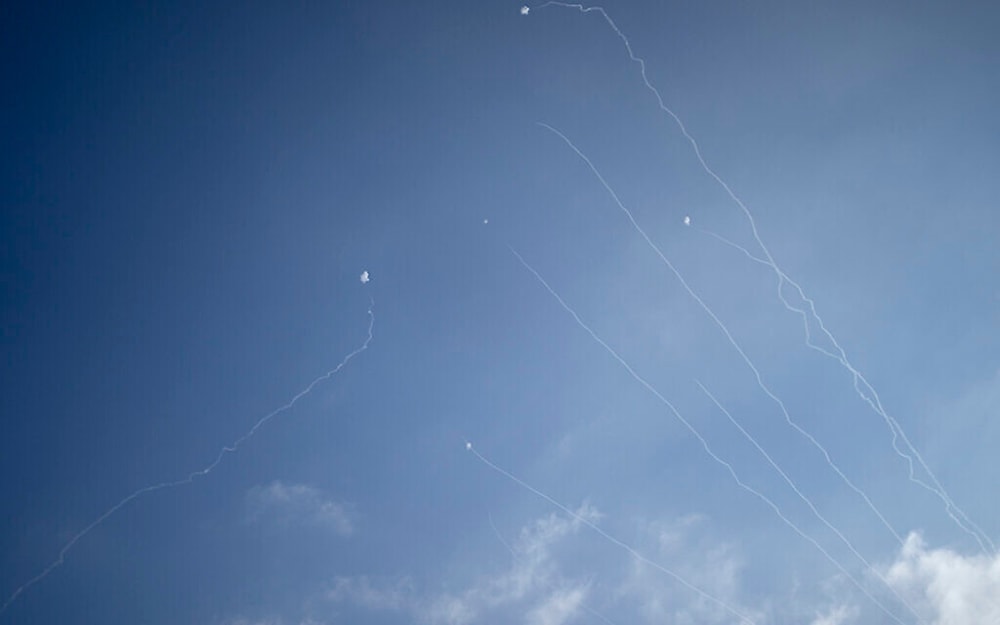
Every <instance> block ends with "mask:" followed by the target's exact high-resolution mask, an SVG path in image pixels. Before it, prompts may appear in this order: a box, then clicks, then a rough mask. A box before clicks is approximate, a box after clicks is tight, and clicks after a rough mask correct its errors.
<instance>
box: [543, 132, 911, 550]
mask: <svg viewBox="0 0 1000 625" xmlns="http://www.w3.org/2000/svg"><path fill="white" fill-rule="evenodd" d="M538 125H540V126H542V127H543V128H546V129H547V130H549V131H550V132H552V133H554V134H555V135H557V136H558V137H560V138H561V139H562V140H563V141H564V142H565V143H566V145H568V146H569V147H570V148H571V149H572V150H573V151H574V152H576V154H577V156H579V157H580V158H581V159H583V161H584V162H585V163H586V164H587V166H588V167H589V168H590V171H591V172H593V173H594V175H595V176H596V177H597V179H598V180H599V181H600V183H601V185H602V186H603V187H604V188H605V190H607V192H608V193H609V194H610V195H611V198H612V199H613V200H614V202H615V204H617V205H618V208H620V209H621V210H622V212H623V213H625V216H626V217H627V218H628V220H629V222H630V223H631V224H632V228H633V229H635V231H636V232H638V233H639V235H640V236H642V238H643V240H644V241H645V242H646V244H647V245H648V246H649V247H650V249H652V250H653V251H654V252H655V253H656V255H657V256H659V258H660V260H661V261H662V262H663V264H665V265H666V266H667V268H668V269H670V271H671V272H672V273H673V274H674V276H675V277H676V278H677V280H678V281H679V282H680V283H681V286H682V287H684V290H685V291H686V292H687V293H688V295H690V296H691V297H692V298H693V299H694V300H695V301H696V302H697V303H698V305H699V306H700V307H701V309H702V310H704V311H705V313H706V314H707V315H708V316H709V317H710V318H711V319H712V321H714V322H715V325H716V326H718V328H719V329H720V330H721V331H722V333H723V334H724V335H725V336H726V339H727V340H728V341H729V344H730V345H731V346H732V347H733V349H735V350H736V353H738V354H739V355H740V358H742V360H743V362H744V363H745V364H746V365H747V367H749V369H750V371H751V372H753V375H754V378H755V379H756V381H757V386H758V387H760V389H761V390H762V391H764V394H766V395H767V396H768V397H770V398H771V400H772V401H773V402H774V403H775V404H776V405H777V406H778V408H779V409H780V410H781V414H782V415H783V416H784V418H785V422H786V423H787V424H788V425H789V426H791V427H792V428H793V429H794V430H795V431H796V432H798V433H799V434H801V435H802V436H803V437H805V438H806V439H807V440H808V441H809V442H810V443H812V445H813V446H814V447H816V449H817V450H819V452H820V453H821V454H822V455H823V457H824V458H825V459H826V463H827V464H828V465H829V466H830V468H831V469H833V471H834V472H835V473H836V474H837V475H839V476H840V478H841V479H842V480H843V481H844V483H845V484H847V486H848V487H850V488H851V490H853V491H854V492H855V493H857V494H858V496H860V497H861V498H862V499H863V500H864V501H865V503H866V504H868V507H869V508H870V509H871V511H872V512H873V513H874V514H875V516H876V517H878V519H879V520H880V521H881V522H882V524H883V525H884V526H885V527H886V529H888V530H889V532H890V533H892V535H893V536H894V537H896V539H897V540H899V532H897V531H896V530H895V529H894V528H893V527H892V524H890V523H889V521H888V520H887V519H886V518H885V516H884V515H883V514H882V512H881V511H880V510H879V509H878V507H877V506H876V505H875V503H874V502H873V501H872V500H871V498H870V497H868V494H867V493H865V492H864V491H863V490H862V489H861V488H860V487H859V486H857V485H856V484H855V483H854V482H853V481H851V479H850V478H849V477H847V475H846V474H845V473H844V472H843V471H842V470H841V468H840V467H839V466H838V465H837V463H835V462H834V461H833V458H832V457H831V456H830V453H829V452H828V451H827V450H826V448H825V447H823V445H822V444H821V443H820V442H819V441H818V440H816V437H814V436H813V435H812V434H810V433H809V432H808V431H807V430H805V429H804V428H803V427H802V426H801V425H799V424H798V422H796V421H795V420H794V419H792V417H791V415H789V414H788V409H787V408H785V403H784V402H783V401H781V399H780V398H779V397H778V396H777V395H775V394H774V392H773V391H771V389H770V388H769V387H768V386H767V385H766V384H765V383H764V379H763V377H762V376H761V374H760V371H759V370H758V369H757V366H756V365H755V364H753V361H752V360H750V357H749V356H748V355H747V354H746V352H744V351H743V348H742V347H740V344H739V343H738V342H737V341H736V339H735V338H734V337H733V335H732V333H731V332H730V331H729V328H728V327H726V324H724V323H723V322H722V320H721V319H719V317H718V315H716V314H715V312H714V311H712V309H711V308H710V307H709V306H708V304H706V303H705V301H704V300H703V299H701V297H700V296H699V295H698V294H697V293H696V292H695V291H694V289H692V288H691V286H690V285H689V284H688V283H687V280H685V279H684V276H682V275H681V273H680V271H678V270H677V268H676V267H674V265H673V263H671V262H670V260H669V259H668V258H667V257H666V255H665V254H664V253H663V251H662V250H660V248H659V246H657V245H656V243H654V242H653V240H652V239H650V238H649V235H648V234H646V231H645V230H643V229H642V226H640V225H639V223H638V222H637V221H636V220H635V217H634V216H633V215H632V212H631V211H630V210H629V209H628V208H626V207H625V205H624V204H623V203H622V201H621V199H619V197H618V194H617V193H615V190H614V189H612V188H611V185H609V184H608V182H607V180H605V179H604V176H603V175H601V172H600V171H598V170H597V167H595V166H594V163H593V162H591V160H590V159H589V158H588V157H587V155H586V154H584V153H583V152H582V151H581V150H580V148H578V147H576V145H574V144H573V142H572V141H570V140H569V138H568V137H567V136H566V135H564V134H563V133H561V132H559V131H558V130H556V129H555V128H553V127H552V126H549V125H548V124H544V123H541V122H538Z"/></svg>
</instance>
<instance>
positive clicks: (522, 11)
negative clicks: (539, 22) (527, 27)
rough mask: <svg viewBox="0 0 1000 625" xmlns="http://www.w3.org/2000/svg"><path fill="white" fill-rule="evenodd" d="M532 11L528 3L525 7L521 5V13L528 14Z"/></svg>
mask: <svg viewBox="0 0 1000 625" xmlns="http://www.w3.org/2000/svg"><path fill="white" fill-rule="evenodd" d="M530 12H531V9H530V8H528V5H524V6H523V7H521V15H527V14H528V13H530Z"/></svg>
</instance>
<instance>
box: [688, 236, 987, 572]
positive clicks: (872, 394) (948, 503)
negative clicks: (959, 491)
mask: <svg viewBox="0 0 1000 625" xmlns="http://www.w3.org/2000/svg"><path fill="white" fill-rule="evenodd" d="M695 230H697V231H699V232H702V233H704V234H707V235H708V236H710V237H713V238H714V239H716V240H718V241H720V242H722V243H724V244H726V245H728V246H730V247H732V248H734V249H736V250H739V251H740V252H742V253H743V254H744V255H745V256H746V257H747V258H749V259H750V260H752V261H754V262H756V263H759V264H761V265H765V266H767V267H770V268H771V269H773V270H775V271H777V272H778V274H779V275H780V276H781V278H782V282H779V283H778V299H779V300H781V303H782V304H783V305H784V307H785V309H786V310H788V311H789V312H792V313H795V314H797V315H799V316H800V317H802V327H803V331H804V332H805V335H806V346H808V347H809V348H810V349H813V350H815V351H817V352H819V353H821V354H823V355H824V356H826V357H828V358H832V359H834V360H836V361H837V362H839V363H840V364H841V365H842V366H843V367H844V368H845V369H847V371H848V372H849V373H850V374H851V377H852V378H853V383H854V390H855V392H856V393H857V394H858V397H860V398H861V399H862V400H864V402H865V403H866V404H868V405H869V406H870V407H871V409H872V410H873V411H874V412H875V414H877V415H879V416H880V417H882V419H883V420H884V421H885V424H886V427H888V428H889V433H890V434H891V435H892V448H893V450H894V451H895V452H896V454H897V455H899V456H900V457H901V458H903V459H905V460H906V463H907V466H908V469H909V478H910V481H911V482H913V483H914V484H916V485H918V486H920V487H921V488H924V489H926V490H927V491H930V492H931V493H933V494H934V495H936V496H937V497H938V498H939V499H941V501H942V503H944V504H945V512H946V513H947V514H948V516H949V517H951V519H952V521H954V522H955V523H956V524H957V525H958V526H959V527H960V528H962V529H963V530H965V531H966V533H968V534H969V535H970V536H972V537H973V538H974V539H976V541H978V542H979V546H980V547H981V548H982V549H983V551H986V545H989V550H990V551H993V552H994V553H995V552H996V545H995V544H994V543H993V540H992V539H991V538H990V537H989V535H988V534H987V533H986V532H984V531H983V530H982V528H980V527H979V526H978V525H976V524H975V523H974V522H973V521H972V520H971V519H969V517H968V516H966V514H965V512H963V511H962V510H961V508H959V507H958V506H957V505H955V502H954V501H953V500H952V499H951V497H949V496H948V494H947V493H946V492H945V490H944V487H943V486H941V483H940V482H939V481H938V479H937V476H935V475H934V472H933V471H931V468H930V467H929V466H927V463H926V462H924V458H923V456H921V455H920V452H919V451H917V449H916V447H914V446H913V444H912V443H910V439H909V438H907V436H906V432H904V431H903V427H902V426H901V425H900V424H899V422H898V421H896V419H894V418H893V417H892V416H890V415H889V414H888V413H887V412H886V411H885V409H884V408H883V407H882V402H881V400H880V399H879V396H878V393H877V392H876V391H875V387H873V386H872V385H871V384H870V383H869V382H868V380H867V379H866V378H865V376H864V375H862V374H861V372H860V371H858V370H857V369H855V368H854V365H852V364H851V362H850V360H848V359H847V354H846V352H844V349H843V348H842V347H841V346H840V343H838V342H837V339H836V338H834V336H833V334H832V333H831V332H830V331H829V330H828V329H827V327H826V324H825V323H824V322H823V318H822V317H820V316H819V313H818V312H816V304H815V302H813V300H812V299H810V298H809V297H808V296H807V295H806V294H805V291H803V289H802V287H801V286H800V285H799V283H798V282H796V281H795V280H793V279H792V278H790V277H788V274H786V273H785V272H784V271H783V270H782V269H780V268H778V267H777V266H775V265H773V264H771V263H770V262H768V261H767V260H765V259H763V258H760V257H759V256H755V255H754V254H753V253H752V252H750V250H748V249H747V248H745V247H743V246H742V245H740V244H739V243H736V242H734V241H731V240H729V239H727V238H726V237H724V236H722V235H721V234H717V233H715V232H712V231H711V230H705V229H703V228H697V227H696V228H695ZM784 283H788V284H789V285H790V286H791V287H792V288H793V289H795V291H796V292H797V293H798V295H799V298H800V299H802V301H803V302H805V304H806V305H807V306H808V307H809V313H806V311H805V310H803V309H802V308H799V307H797V306H793V305H792V304H791V303H789V301H788V299H787V298H786V297H785V294H784V291H783V289H782V287H783V285H784ZM810 315H811V316H812V319H813V320H814V321H815V323H816V325H817V326H818V327H819V329H820V330H821V331H822V332H823V334H824V335H825V336H826V338H827V340H829V341H830V343H831V345H833V347H834V349H835V350H836V351H837V353H836V354H835V353H833V352H830V351H829V350H826V349H824V348H822V347H820V346H819V345H816V344H815V343H813V341H812V333H811V332H810V330H809V317H810ZM862 386H863V388H862ZM866 389H867V392H866ZM899 439H902V440H903V442H904V443H905V444H906V446H907V447H908V448H909V449H910V451H911V452H912V453H913V456H915V457H916V458H917V461H918V462H919V463H920V466H921V467H922V468H923V469H924V471H925V472H926V473H927V475H928V476H929V477H930V479H931V481H932V482H933V483H934V485H935V486H936V487H935V486H932V485H930V484H928V483H926V482H924V481H923V480H921V479H920V478H918V477H916V474H915V472H914V466H913V456H910V455H909V454H907V453H906V452H904V451H903V450H901V449H900V448H899V444H898V443H899ZM956 515H958V516H956ZM958 517H961V519H959V518H958ZM963 520H964V523H968V524H969V527H965V524H964V523H963ZM984 542H985V544H984Z"/></svg>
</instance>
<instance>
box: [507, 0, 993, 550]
mask: <svg viewBox="0 0 1000 625" xmlns="http://www.w3.org/2000/svg"><path fill="white" fill-rule="evenodd" d="M549 6H557V7H562V8H567V9H576V10H577V11H579V12H581V13H591V12H596V13H598V14H600V15H601V17H603V18H604V21H605V22H607V24H608V26H609V27H610V28H611V30H612V31H614V33H615V34H616V35H617V36H618V38H619V39H621V40H622V43H623V44H624V45H625V51H626V52H627V53H628V56H629V59H630V60H631V61H633V62H635V63H636V64H638V65H639V73H640V75H641V76H642V82H643V84H644V85H645V86H646V88H647V89H648V90H649V91H650V93H652V94H653V96H654V97H655V98H656V102H657V104H658V105H659V108H660V110H661V111H663V112H664V113H666V114H667V115H669V116H670V118H671V119H673V120H674V122H675V123H676V124H677V127H678V129H680V131H681V134H682V135H683V136H684V138H685V139H687V141H688V143H689V144H690V145H691V149H692V151H693V152H694V155H695V157H696V158H697V159H698V163H699V164H701V167H702V169H703V170H704V171H705V173H706V174H708V175H709V177H711V178H712V179H713V180H715V182H716V183H718V185H719V186H720V187H721V188H722V189H723V190H724V191H725V192H726V195H728V196H729V198H730V199H731V200H733V202H735V203H736V205H737V206H738V207H739V208H740V210H741V211H742V212H743V215H744V216H745V217H746V218H747V222H748V223H749V224H750V230H751V231H752V232H753V238H754V240H755V241H756V242H757V245H758V246H759V247H760V249H761V251H762V252H763V254H764V257H765V258H766V264H767V265H768V266H769V267H771V269H772V270H773V271H774V273H775V276H776V277H777V278H778V292H779V297H780V293H781V286H782V284H783V283H784V282H785V281H786V280H788V276H787V274H786V273H785V272H784V271H783V270H781V268H780V267H779V265H778V264H777V262H776V261H775V260H774V258H773V257H772V256H771V251H770V250H769V249H768V248H767V246H766V245H765V244H764V241H763V239H761V237H760V233H759V232H758V230H757V221H756V220H755V219H754V216H753V213H752V212H750V209H749V208H747V206H746V204H744V203H743V200H741V199H740V198H739V196H737V195H736V193H735V192H733V190H732V189H731V188H730V187H729V185H728V184H727V183H726V181H725V180H723V179H722V177H721V176H719V174H717V173H716V172H715V170H713V169H712V168H711V167H709V165H708V163H707V162H706V161H705V158H704V157H703V156H702V154H701V148H700V147H699V146H698V142H697V141H696V140H695V138H694V136H692V135H691V133H689V132H688V130H687V127H686V126H685V125H684V122H683V121H682V120H681V118H680V117H679V116H678V115H677V114H676V113H674V111H673V110H671V109H670V107H668V106H667V105H666V104H665V103H664V101H663V97H662V96H661V95H660V91H659V90H658V89H657V88H656V87H654V86H653V84H652V83H651V82H650V81H649V77H648V76H646V62H645V61H644V60H643V59H642V58H640V57H638V56H636V55H635V53H634V52H633V51H632V44H631V43H630V42H629V40H628V37H626V36H625V34H624V33H623V32H622V31H621V29H619V28H618V25H617V24H615V22H614V20H612V19H611V16H609V15H608V14H607V12H606V11H605V10H604V9H603V8H602V7H599V6H593V7H588V6H584V5H582V4H578V3H569V2H558V1H552V0H550V1H549V2H545V3H544V4H541V5H539V6H538V9H544V8H545V7H549ZM526 14H527V13H525V15H526ZM796 286H797V285H796ZM807 301H811V300H807ZM813 312H814V313H815V309H813ZM816 318H817V320H818V319H819V316H818V315H816ZM820 324H821V327H822V322H820ZM823 329H824V331H826V328H825V327H823ZM827 335H828V336H829V338H830V339H831V341H833V343H834V345H836V347H837V349H838V350H839V352H840V354H841V355H840V356H839V357H837V356H834V358H836V359H837V360H839V361H840V362H841V364H842V365H843V366H844V367H845V368H847V370H848V371H849V372H850V373H851V375H852V376H854V384H855V389H856V390H857V392H858V393H859V394H860V395H861V396H862V398H864V399H865V401H867V402H868V403H869V404H870V405H872V408H873V409H874V410H875V412H876V414H878V415H879V416H881V417H882V418H883V419H884V420H885V421H886V422H887V424H888V426H889V430H890V432H891V434H892V446H893V450H894V451H895V452H896V454H897V455H899V456H900V457H902V458H903V459H905V460H906V461H907V463H908V465H909V477H910V481H911V482H913V483H915V484H917V485H919V486H922V487H924V488H927V489H929V490H930V491H931V492H933V493H935V494H936V495H937V496H938V497H939V498H940V499H941V500H942V501H943V502H944V504H945V512H946V513H947V514H948V516H949V517H950V518H951V519H952V520H953V521H954V522H955V523H956V524H957V525H958V526H959V528H961V529H962V530H963V531H965V532H966V533H967V534H969V535H970V536H972V537H973V538H974V539H975V540H976V541H977V542H978V543H979V545H980V548H982V550H983V551H984V552H986V553H990V552H992V553H996V547H995V545H994V544H993V541H992V540H990V538H989V536H988V535H986V533H985V532H983V531H982V530H981V529H979V528H978V526H976V525H975V524H974V523H972V521H970V520H969V517H968V516H967V515H966V514H965V512H964V511H963V510H962V509H961V508H959V507H958V506H957V505H956V504H955V502H954V500H953V499H952V498H951V496H950V495H949V494H948V492H947V491H946V490H945V488H944V487H943V486H942V485H941V483H940V482H939V481H938V479H937V477H936V476H935V475H934V473H933V471H931V469H930V467H928V466H927V464H926V463H925V462H924V460H923V457H921V455H920V453H919V452H918V451H917V450H916V448H915V447H914V446H913V445H912V444H911V443H910V440H909V438H907V436H906V433H905V432H904V431H903V428H902V426H901V425H900V424H899V423H898V422H897V421H896V420H895V419H893V418H892V417H890V416H889V415H888V414H887V413H886V412H885V410H884V409H883V408H882V405H881V402H880V401H879V398H878V394H877V393H876V392H875V389H874V388H873V387H872V386H871V385H870V384H869V383H868V381H867V380H866V379H865V378H864V376H862V375H861V373H860V372H859V371H858V370H857V369H855V368H854V367H853V366H852V365H851V364H850V362H849V361H848V360H847V356H846V354H845V353H844V350H842V349H840V346H839V345H838V344H837V342H836V341H835V340H833V336H832V335H831V334H830V333H829V332H827ZM859 384H863V385H864V386H865V387H866V388H868V389H869V391H870V392H871V399H869V398H867V397H865V395H864V393H863V392H862V391H861V389H860V388H858V386H859ZM897 438H902V439H903V442H904V443H905V444H906V446H907V447H908V448H909V450H910V452H911V453H912V454H913V455H914V456H915V457H916V458H917V459H918V462H920V465H921V467H922V468H923V469H924V470H925V471H926V472H927V475H928V476H930V478H931V481H932V482H933V483H934V486H933V487H932V486H930V485H929V484H926V483H925V482H923V481H921V480H919V479H917V478H915V477H914V472H913V458H912V457H911V456H909V455H908V454H906V453H905V452H903V451H902V450H900V449H899V447H898V446H897ZM956 514H957V515H958V516H961V517H962V518H964V519H966V521H968V522H969V524H970V525H972V526H973V527H975V528H976V530H978V531H977V532H974V531H972V530H971V529H969V528H968V527H966V526H965V524H963V523H962V522H961V521H960V520H959V518H958V516H956ZM986 543H988V544H989V549H987V547H986Z"/></svg>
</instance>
